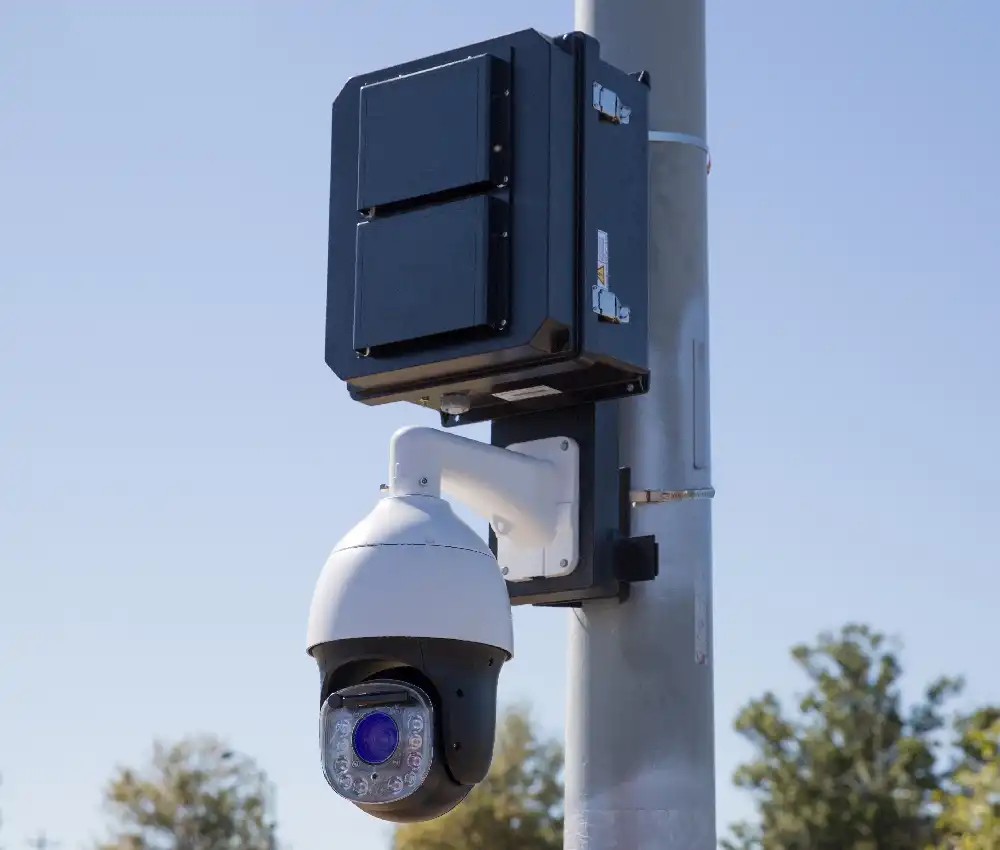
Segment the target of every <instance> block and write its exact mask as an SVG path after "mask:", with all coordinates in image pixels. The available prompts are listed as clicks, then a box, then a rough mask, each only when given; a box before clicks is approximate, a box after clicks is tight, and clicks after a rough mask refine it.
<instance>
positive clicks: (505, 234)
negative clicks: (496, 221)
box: [500, 230, 507, 239]
mask: <svg viewBox="0 0 1000 850" xmlns="http://www.w3.org/2000/svg"><path fill="white" fill-rule="evenodd" d="M500 235H501V236H503V238H504V239H506V238H507V231H506V230H505V231H504V232H503V233H501V234H500Z"/></svg>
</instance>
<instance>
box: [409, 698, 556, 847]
mask: <svg viewBox="0 0 1000 850" xmlns="http://www.w3.org/2000/svg"><path fill="white" fill-rule="evenodd" d="M562 764H563V753H562V747H561V745H560V744H558V743H557V742H553V741H540V740H539V739H538V737H537V735H536V733H535V729H534V727H533V724H532V722H531V719H530V714H529V712H528V710H527V709H526V708H525V707H523V706H518V707H515V708H512V709H510V710H509V711H507V712H505V713H504V714H503V716H502V717H501V720H500V723H499V724H498V730H497V742H496V747H495V750H494V755H493V763H492V764H491V765H490V771H489V774H488V775H487V777H486V779H485V780H484V781H483V782H482V783H480V784H479V785H478V786H476V787H475V788H474V789H473V790H472V792H471V793H470V794H469V796H468V797H467V798H466V799H465V800H464V801H463V802H462V803H460V804H459V805H458V806H456V807H455V809H453V810H452V811H451V812H449V813H448V814H447V815H444V816H443V817H440V818H437V819H436V820H432V821H426V822H424V823H416V824H406V825H405V826H400V827H398V828H397V829H396V832H395V835H394V837H393V845H392V846H393V850H561V848H562V846H563V843H562V834H563V817H562V799H563V787H562Z"/></svg>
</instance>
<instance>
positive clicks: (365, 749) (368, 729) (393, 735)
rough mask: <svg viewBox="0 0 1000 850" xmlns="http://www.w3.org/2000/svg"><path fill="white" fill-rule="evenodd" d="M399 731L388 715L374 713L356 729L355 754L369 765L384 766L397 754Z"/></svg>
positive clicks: (362, 720)
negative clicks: (383, 764) (384, 763)
mask: <svg viewBox="0 0 1000 850" xmlns="http://www.w3.org/2000/svg"><path fill="white" fill-rule="evenodd" d="M398 744H399V729H398V728H397V727H396V721H395V720H393V719H392V718H391V717H390V716H389V715H388V714H385V713H384V712H381V711H373V712H372V713H371V714H366V715H365V716H364V717H362V718H361V720H359V721H358V725H357V726H355V727H354V752H355V753H357V754H358V758H359V759H361V760H362V761H364V762H367V763H368V764H382V763H383V762H386V761H388V760H389V759H390V757H391V756H392V754H393V753H394V752H396V746H397V745H398Z"/></svg>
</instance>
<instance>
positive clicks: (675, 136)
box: [649, 130, 712, 173]
mask: <svg viewBox="0 0 1000 850" xmlns="http://www.w3.org/2000/svg"><path fill="white" fill-rule="evenodd" d="M649 141H651V142H669V143H672V144H675V145H691V146H692V147H696V148H698V149H699V150H703V151H705V159H706V161H707V165H706V173H711V171H712V152H711V151H710V150H709V149H708V142H706V141H705V140H704V139H702V138H701V137H700V136H692V135H691V134H690V133H672V132H669V131H667V130H650V131H649Z"/></svg>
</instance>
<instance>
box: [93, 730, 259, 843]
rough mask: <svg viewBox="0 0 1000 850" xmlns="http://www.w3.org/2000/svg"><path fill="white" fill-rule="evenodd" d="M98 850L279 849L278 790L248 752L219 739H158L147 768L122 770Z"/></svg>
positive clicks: (109, 798) (109, 793) (109, 794)
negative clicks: (168, 742)
mask: <svg viewBox="0 0 1000 850" xmlns="http://www.w3.org/2000/svg"><path fill="white" fill-rule="evenodd" d="M105 798H106V804H107V806H108V808H109V809H110V811H111V814H112V816H113V826H112V830H111V839H110V841H108V842H107V843H104V844H102V845H100V850H274V848H275V847H276V840H275V826H274V823H273V820H272V814H271V813H272V808H273V793H272V789H271V785H270V783H269V782H268V781H267V778H266V776H265V774H264V773H263V772H262V771H261V770H260V769H259V768H258V767H257V766H256V764H255V763H254V761H253V760H252V759H250V758H249V757H247V756H243V755H240V754H239V753H235V752H233V751H232V750H230V749H228V748H227V747H225V746H224V745H223V743H222V742H221V741H219V740H218V739H216V738H213V737H199V738H188V739H185V740H182V741H180V742H178V743H175V744H173V745H170V746H167V745H164V744H161V743H156V744H155V745H154V748H153V757H152V761H151V764H150V765H149V766H148V768H147V769H145V770H144V771H141V772H138V771H135V770H133V769H131V768H120V769H119V770H118V772H117V774H116V775H115V776H114V778H113V779H112V780H111V782H110V783H109V784H108V787H107V789H106V792H105Z"/></svg>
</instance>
